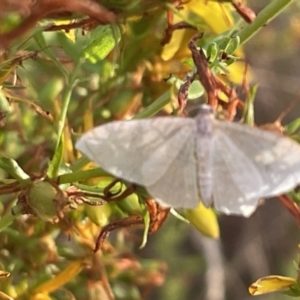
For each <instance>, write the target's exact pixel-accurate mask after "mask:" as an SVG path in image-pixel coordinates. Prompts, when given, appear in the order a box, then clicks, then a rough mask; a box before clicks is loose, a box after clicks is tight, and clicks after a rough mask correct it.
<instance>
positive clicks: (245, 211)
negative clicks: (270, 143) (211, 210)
mask: <svg viewBox="0 0 300 300" xmlns="http://www.w3.org/2000/svg"><path fill="white" fill-rule="evenodd" d="M214 139H215V142H214V155H213V160H214V161H213V181H214V189H213V199H214V206H215V208H216V209H217V210H218V211H220V212H223V213H225V214H237V215H243V216H245V217H248V216H250V215H251V214H252V213H253V212H254V210H255V208H256V206H257V202H258V200H259V196H258V195H257V193H256V191H257V190H258V189H259V188H260V187H261V185H262V178H261V176H260V172H259V170H257V168H256V166H255V165H254V164H253V163H252V161H251V158H249V157H247V155H246V154H245V153H244V152H243V151H241V149H240V148H239V147H237V146H236V145H235V144H234V143H232V141H231V139H230V138H228V136H227V135H226V134H225V133H223V132H220V131H216V134H215V136H214Z"/></svg>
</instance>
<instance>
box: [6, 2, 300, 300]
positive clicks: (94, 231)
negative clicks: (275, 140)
mask: <svg viewBox="0 0 300 300" xmlns="http://www.w3.org/2000/svg"><path fill="white" fill-rule="evenodd" d="M7 2H11V3H14V4H16V5H17V7H18V8H19V9H20V6H19V4H18V2H16V1H9V0H7ZM141 2H142V3H143V4H145V7H146V8H148V6H151V5H152V3H156V2H157V1H154V0H153V1H147V0H144V1H141ZM171 2H172V1H171ZM205 2H206V1H205ZM269 2H270V0H261V1H255V0H252V1H250V0H249V1H248V6H249V7H251V8H252V9H253V10H254V11H255V12H256V13H259V12H260V10H261V9H263V8H264V7H265V6H266V5H267V4H268V3H269ZM1 3H2V4H3V3H4V1H3V2H1V1H0V7H1ZM101 3H103V4H105V5H107V7H113V8H114V5H115V6H118V5H119V6H120V7H117V9H115V11H117V12H120V14H119V16H120V18H124V19H126V18H128V19H130V22H131V23H132V24H131V23H130V22H129V23H130V24H129V25H128V24H126V26H127V27H128V28H129V27H130V26H131V27H130V30H129V31H130V38H128V39H127V40H126V42H124V41H122V42H121V43H120V45H118V47H119V48H118V47H116V48H118V49H117V50H116V52H114V51H112V50H113V48H114V44H113V42H111V41H110V42H111V43H112V46H110V48H109V47H108V48H109V49H108V50H105V51H106V52H107V53H105V54H103V56H101V55H100V56H101V57H96V54H98V53H95V52H96V51H94V52H93V51H92V52H93V53H92V54H91V53H90V52H89V50H88V48H89V46H90V45H87V43H86V40H85V39H88V38H90V40H92V43H93V41H94V40H97V39H98V38H99V37H102V35H103V36H104V33H103V32H104V31H105V30H107V28H105V30H104V31H101V30H99V31H98V32H97V30H95V31H94V32H95V35H94V36H93V35H92V34H91V35H89V31H88V30H89V28H88V29H87V30H86V29H84V28H83V29H82V30H81V28H79V29H78V32H80V34H78V35H77V36H76V38H75V37H74V36H72V32H69V31H67V33H62V32H59V33H57V32H54V33H53V32H50V33H47V34H46V39H45V44H44V43H43V40H42V39H40V38H36V39H31V40H30V39H29V43H27V42H28V41H27V40H26V41H25V42H24V44H23V43H21V42H20V44H18V43H17V46H15V48H13V47H12V48H11V49H10V51H7V53H5V54H4V55H3V57H1V59H3V60H4V63H3V60H2V61H1V64H0V67H1V69H0V71H1V72H0V81H1V85H3V86H4V88H3V89H4V90H5V91H6V92H7V93H8V94H5V95H6V97H8V98H11V99H15V100H14V101H12V102H11V103H10V108H9V113H8V114H7V119H6V115H5V118H4V119H5V121H6V124H5V122H4V121H3V119H1V118H0V156H2V155H3V156H9V157H11V158H13V159H15V160H16V161H17V162H18V164H19V165H20V166H21V167H22V168H23V170H25V171H26V172H28V173H29V174H34V175H41V174H45V172H46V170H47V167H48V163H49V161H50V159H52V157H53V153H55V152H54V145H55V142H56V138H57V134H56V127H55V126H54V125H53V123H51V122H52V121H51V122H49V119H50V117H49V114H48V113H49V112H50V114H51V115H52V116H53V117H54V119H55V120H57V119H58V116H59V115H60V113H61V110H62V109H61V107H62V106H61V105H62V104H61V103H62V102H63V101H61V100H62V99H64V97H65V94H64V93H63V89H64V88H66V87H68V86H67V84H66V82H65V78H64V77H63V76H62V74H61V73H60V71H61V70H60V69H58V68H57V64H53V61H54V58H53V57H51V56H49V55H48V54H47V49H50V50H51V51H53V53H54V54H55V57H57V58H58V60H59V62H60V63H61V64H62V65H63V66H64V67H65V70H66V71H67V72H69V71H70V70H72V68H73V67H74V64H75V62H76V63H77V62H78V61H79V56H80V55H81V54H82V53H81V52H80V51H81V50H82V49H85V50H86V53H85V54H86V55H85V56H84V58H85V59H86V61H87V62H86V64H85V65H84V64H83V67H82V68H81V69H80V68H79V69H80V71H79V72H78V73H79V75H78V74H77V75H78V78H79V79H78V81H76V85H75V87H74V89H73V90H72V101H70V104H69V106H68V113H67V121H66V124H67V125H68V126H66V127H67V128H66V130H65V132H64V134H65V144H64V145H65V151H64V153H63V155H62V161H63V163H62V166H60V167H61V169H64V168H65V169H66V170H67V168H68V166H69V165H70V164H72V163H74V162H76V161H77V159H78V157H79V155H78V153H76V151H75V150H74V148H73V144H74V141H75V139H76V138H77V136H78V135H77V133H81V132H83V131H84V130H88V129H90V128H91V127H93V126H96V125H98V124H101V123H104V122H107V121H111V120H113V119H122V118H131V117H132V116H133V115H134V114H135V113H136V112H137V111H138V109H137V107H140V106H141V105H140V103H142V104H143V106H145V107H146V106H148V105H149V103H151V101H152V100H153V99H157V98H158V99H159V98H160V96H161V95H164V93H165V91H167V90H169V89H171V88H170V86H168V85H167V84H166V83H165V82H164V80H163V78H165V77H164V76H165V75H166V74H169V73H170V72H172V73H176V72H178V73H180V72H181V73H183V74H185V72H186V70H185V69H180V67H181V65H180V67H178V66H177V61H176V59H174V61H175V63H174V64H173V63H170V65H168V61H167V62H166V63H165V64H164V62H162V61H161V60H160V58H159V57H158V55H157V53H158V52H159V51H160V50H161V49H160V47H161V44H160V41H161V38H162V30H161V28H163V26H165V17H162V16H163V14H164V13H165V11H164V10H161V11H159V12H160V14H158V16H156V15H155V14H153V15H151V14H152V13H153V11H151V10H149V11H150V12H149V13H144V14H143V15H142V16H143V20H142V21H141V22H139V20H138V21H137V22H136V19H138V18H136V15H138V13H140V11H139V10H135V8H134V7H135V6H134V5H131V1H129V4H130V5H127V4H126V5H125V4H124V3H127V2H126V1H125V0H124V1H119V2H118V1H117V2H116V1H112V0H107V1H101ZM135 3H140V2H139V1H137V2H134V3H133V4H135ZM157 3H159V5H160V3H161V1H158V2H157ZM3 7H5V5H4V6H3ZM124 7H125V8H126V9H127V8H128V11H130V12H127V11H126V9H125V8H124ZM21 8H22V10H21V11H22V14H24V15H26V14H28V13H29V12H28V11H27V10H26V9H25V11H23V10H24V7H23V6H22V7H21ZM154 11H155V10H154ZM220 11H221V10H220ZM232 11H233V9H232ZM155 12H156V11H155ZM127 13H128V15H127ZM0 15H1V11H0ZM220 15H221V16H222V11H221V13H220ZM214 17H215V16H214ZM235 17H237V18H238V16H237V15H235ZM216 18H217V17H216ZM132 20H133V21H132ZM153 20H154V21H153ZM216 20H217V19H216ZM68 21H69V20H68ZM206 21H207V20H206ZM151 22H152V23H154V26H153V27H152V25H153V24H152V23H151ZM214 22H215V19H213V20H212V23H214ZM203 23H205V22H203ZM215 23H217V22H215ZM42 24H44V23H42ZM57 24H59V25H60V24H62V23H56V25H57ZM0 25H1V22H0ZM89 25H91V24H89ZM122 25H124V24H122ZM204 25H205V24H204ZM204 25H203V24H202V23H201V24H200V27H201V26H203V28H205V27H204ZM92 28H93V27H92ZM124 28H125V25H124ZM124 28H122V29H123V30H124V31H125V29H124ZM128 28H127V29H128ZM201 28H202V27H201ZM109 30H110V29H109ZM34 32H37V35H38V33H39V32H38V30H37V31H34ZM113 34H114V35H115V36H114V38H115V37H116V38H117V39H118V38H119V36H118V34H120V33H119V32H118V31H116V32H114V33H113ZM113 34H111V33H110V37H111V36H112V35H113ZM193 34H194V33H193ZM207 36H208V38H210V37H211V36H210V35H209V33H208V34H207ZM105 37H107V36H106V35H105ZM190 37H191V35H190V36H189V38H188V39H187V40H184V39H183V42H185V44H186V43H187V41H188V40H189V39H190ZM74 40H76V43H75V42H74ZM0 42H1V41H0ZM18 42H19V41H18ZM92 43H91V44H92ZM108 44H109V42H108ZM94 47H95V45H94ZM157 49H159V51H158V50H157ZM19 50H26V51H27V50H28V51H37V50H38V51H37V52H34V55H33V53H32V52H30V55H32V56H30V58H28V59H27V58H26V59H25V58H24V55H25V54H24V53H22V54H20V52H19ZM40 50H42V51H40ZM299 50H300V3H299V1H294V2H293V3H292V4H291V5H290V6H289V7H288V8H287V9H286V10H285V11H284V12H282V13H281V14H280V15H279V16H277V17H276V18H275V19H274V20H273V21H272V22H271V23H269V24H267V25H266V26H265V27H264V28H263V29H262V30H261V31H260V32H259V33H258V34H257V35H255V37H254V38H252V39H250V40H249V41H248V42H247V43H246V45H245V46H244V52H245V58H246V60H247V62H248V63H249V66H250V68H251V70H252V73H253V78H252V81H251V82H250V84H254V83H257V84H258V85H259V88H258V92H257V96H256V98H255V103H254V108H255V121H256V124H258V125H261V124H265V123H273V122H275V121H276V119H277V118H278V116H279V115H280V114H281V113H282V112H283V111H284V110H285V109H287V108H288V107H289V105H290V104H291V103H292V102H294V103H295V105H294V106H293V108H292V109H291V110H290V111H288V112H287V114H286V116H285V118H284V119H283V121H282V124H283V125H285V124H288V123H289V122H291V121H292V120H294V119H296V118H299V117H300V55H299V53H300V51H299ZM13 51H15V53H16V54H18V55H21V57H22V59H21V61H13V60H11V59H10V56H9V55H11V53H13ZM43 51H44V52H43ZM118 51H120V53H122V55H121V56H120V57H121V58H120V60H122V63H120V64H119V65H118V64H117V62H116V61H117V59H116V57H118V55H119V54H120V53H119V52H118ZM154 52H155V58H154V59H152V57H151V55H152V54H153V53H154ZM26 53H27V52H26ZM101 53H102V52H101ZM150 54H151V55H150ZM22 55H23V56H22ZM26 55H28V53H27V54H26ZM93 55H94V56H93ZM188 55H190V52H188ZM7 57H8V58H9V59H8V60H7V61H6V59H7ZM106 57H108V59H106ZM144 57H145V58H146V59H148V60H147V62H146V63H145V65H142V64H141V65H139V63H140V61H141V60H142V59H141V58H144ZM81 58H82V57H81ZM93 59H94V61H93ZM97 60H99V61H97ZM171 60H172V59H170V61H171ZM95 61H96V63H95ZM7 62H9V63H10V62H13V64H12V65H9V67H8V71H7V70H6V69H5V68H4V66H6V63H7ZM114 63H115V64H116V66H117V67H116V70H117V71H116V74H117V76H118V77H117V76H115V77H114V76H111V74H113V71H112V70H113V68H114V67H115V66H114V65H113V64H114ZM135 64H136V65H135ZM120 65H121V66H122V67H123V69H122V68H121V67H120ZM136 66H139V68H136V69H135V67H136ZM80 67H81V66H80ZM164 68H166V69H167V70H166V71H165V69H164ZM172 68H173V69H172ZM15 69H17V71H16V73H15ZM178 69H179V71H178ZM164 71H165V72H164ZM7 72H8V73H9V72H11V74H9V75H7ZM164 73H165V74H164ZM72 76H73V75H72ZM74 76H75V75H74ZM170 94H171V92H170ZM168 95H169V94H168ZM167 100H168V101H169V98H168V97H167ZM2 103H3V102H0V104H2ZM34 103H35V104H38V106H34V105H33V104H34ZM162 106H163V105H162ZM158 110H159V109H158ZM1 112H2V107H1V106H0V113H1ZM171 112H172V107H168V108H166V109H165V111H164V112H163V114H168V113H171ZM0 117H2V115H0ZM147 117H148V116H147ZM49 124H50V125H49ZM75 132H76V133H75ZM65 169H64V171H65ZM4 178H5V179H10V180H11V179H12V178H11V177H9V176H8V175H7V172H5V170H2V169H0V179H1V184H2V183H3V182H4ZM2 180H3V182H2ZM70 182H72V181H70ZM70 182H67V183H70ZM41 198H42V196H41ZM16 199H17V196H16V194H13V195H5V196H2V199H1V203H2V204H3V207H1V212H2V215H5V214H7V213H8V212H10V208H11V206H12V203H15V202H16ZM41 201H42V200H41ZM93 209H94V207H93ZM94 211H96V209H94ZM42 213H45V211H43V212H42ZM38 217H40V215H38ZM42 217H45V216H44V215H42ZM47 217H48V216H47ZM105 217H107V219H108V220H106V221H110V220H109V217H108V216H107V215H104V218H105ZM27 218H28V219H27ZM68 218H69V219H70V220H71V222H72V224H74V226H75V225H77V223H78V224H80V226H82V232H81V233H82V234H83V236H84V237H85V238H86V239H87V240H89V244H88V246H89V247H87V245H86V244H85V243H83V242H82V241H80V239H79V238H78V236H79V235H76V234H74V232H73V233H71V234H70V231H68V230H69V229H68V230H67V229H66V228H65V227H66V226H65V224H64V225H57V224H55V225H54V224H52V223H51V222H45V220H44V219H43V218H41V219H42V220H40V219H39V218H32V217H30V216H29V217H28V216H25V215H23V216H22V217H20V218H18V219H17V220H15V221H14V222H13V223H12V225H11V224H9V225H8V224H5V226H6V227H5V226H4V225H3V224H2V223H1V224H0V225H1V226H3V227H1V226H0V228H1V229H2V230H3V231H1V234H0V240H1V245H2V250H0V258H1V261H0V269H3V270H7V271H9V272H11V274H12V275H11V278H12V279H5V280H2V281H1V280H0V287H1V291H5V292H6V293H9V292H10V293H11V294H13V293H12V292H11V291H12V290H13V287H14V288H15V290H14V291H15V294H16V295H18V293H19V294H21V292H20V290H22V291H23V292H22V293H27V292H28V290H30V288H33V287H34V286H36V285H38V284H39V283H40V282H43V280H44V281H45V280H46V279H45V278H47V279H48V280H49V281H51V279H49V278H53V277H54V275H53V274H57V273H58V272H59V271H62V270H64V269H63V267H61V265H60V264H61V263H62V262H63V263H70V262H73V260H75V259H78V258H80V259H81V258H82V257H83V256H85V255H86V256H88V255H89V256H92V255H91V250H92V248H93V245H94V241H95V238H96V236H97V235H98V233H99V228H98V226H96V225H95V224H92V225H91V224H90V223H92V222H90V221H89V218H90V219H92V216H91V215H90V214H89V213H87V212H86V211H85V210H84V209H83V208H82V207H81V208H79V209H77V210H76V211H75V212H73V211H72V212H69V215H68ZM2 219H4V218H2ZM37 219H38V221H37ZM218 220H219V226H220V239H219V240H215V239H211V238H208V237H205V236H204V235H202V234H201V233H200V232H199V231H197V230H196V229H195V228H193V227H192V226H191V225H187V224H186V223H184V222H181V221H179V220H178V219H176V218H174V217H173V216H171V215H170V216H169V217H168V219H167V221H166V222H165V224H163V226H162V228H161V229H160V230H158V231H157V232H156V233H154V234H152V235H150V236H149V238H148V243H147V245H146V247H145V248H143V249H139V246H140V243H141V239H142V230H141V229H137V230H134V229H130V230H127V229H120V230H116V232H113V233H112V234H111V235H110V237H109V239H108V242H107V243H105V247H104V249H103V253H104V254H103V253H98V254H96V255H95V256H92V257H93V258H92V259H91V261H92V263H90V264H89V265H88V267H87V268H85V271H84V272H82V273H80V274H81V275H80V276H79V275H78V276H77V277H76V275H77V274H75V273H74V274H73V275H72V276H71V275H69V277H68V280H70V281H71V283H70V284H69V285H67V287H66V289H68V288H69V291H72V293H73V294H74V295H77V298H76V297H75V296H74V298H76V299H101V300H102V299H103V300H106V299H108V300H112V299H118V300H142V299H157V300H169V299H172V300H190V299H192V300H249V299H252V298H253V296H250V294H249V293H248V287H249V286H250V285H251V284H252V283H253V282H255V281H256V280H257V279H258V278H260V277H263V276H267V275H282V276H289V277H293V278H295V277H296V276H297V274H298V273H297V272H298V262H299V258H298V255H299V248H298V243H299V228H298V227H297V224H296V222H295V220H294V218H293V217H292V216H291V214H290V213H289V212H288V211H287V210H286V208H285V207H284V206H283V205H282V204H281V203H280V202H279V201H278V200H277V199H267V200H265V201H263V203H262V204H261V205H260V206H259V207H258V209H257V210H256V212H255V213H254V214H253V215H252V216H251V217H250V218H242V217H235V216H225V215H218ZM47 221H49V220H48V219H47ZM50 221H52V220H50ZM93 221H94V220H93ZM204 221H205V220H204ZM50 223H51V224H50ZM98 225H99V224H98ZM4 227H5V229H3V228H4ZM76 229H77V230H78V228H77V227H76ZM66 232H67V233H66ZM70 236H71V237H72V238H71V239H70ZM29 238H30V240H29V241H30V242H28V239H29ZM70 240H71V242H70ZM78 240H79V241H78ZM32 241H35V242H36V244H37V245H38V246H39V247H40V248H39V247H36V244H34V243H32ZM46 241H47V242H46ZM30 247H31V248H30ZM86 248H88V249H86ZM37 249H39V250H40V249H41V250H40V251H37ZM37 254H43V257H40V256H38V255H37ZM44 254H45V255H44ZM46 254H47V255H46ZM41 256H42V255H41ZM93 259H95V261H96V262H97V263H95V261H94V260H93ZM118 259H120V260H118ZM122 259H124V260H122ZM126 259H127V261H126ZM115 260H116V262H117V263H120V264H119V265H118V264H117V263H115ZM128 262H130V263H132V265H130V264H129V266H130V267H128V269H126V266H125V265H126V263H128ZM122 263H124V265H123V264H122ZM103 266H104V267H105V268H104V267H103ZM102 267H103V268H102ZM135 268H136V269H135ZM143 268H145V269H143ZM53 270H54V271H53ZM136 270H138V271H139V272H140V273H138V271H137V272H136V273H135V271H136ZM153 270H154V271H153ZM143 271H145V273H143ZM152 271H153V272H152ZM95 274H96V275H95ZM50 275H51V276H50ZM104 275H105V276H106V277H105V276H104ZM103 278H105V279H107V282H106V281H105V280H104V279H103ZM68 280H66V282H68ZM72 280H73V281H72ZM103 282H104V283H105V284H107V286H106V290H109V288H108V286H109V285H110V286H111V290H112V291H113V292H114V295H115V297H113V296H110V297H109V296H102V298H101V297H100V296H99V294H97V293H96V292H95V291H94V290H96V287H97V288H98V287H99V286H100V285H101V286H102V285H103V286H104V284H103ZM51 283H52V284H53V282H51ZM108 283H109V284H108ZM53 285H54V284H53ZM54 286H55V285H54ZM59 287H60V286H59ZM141 287H142V288H141ZM60 288H61V287H60ZM131 288H132V291H133V293H132V294H131ZM61 289H62V290H63V289H65V287H64V288H61ZM140 290H143V293H139V291H140ZM98 292H99V291H98ZM93 293H94V294H93ZM99 293H100V292H99ZM73 294H72V295H73ZM100 294H101V293H100ZM22 295H23V294H22ZM58 295H60V294H58ZM78 295H79V296H78ZM87 295H88V296H87ZM101 295H103V294H101ZM133 295H135V296H133ZM74 298H63V297H61V296H57V295H56V294H55V295H54V296H53V297H52V298H51V299H74ZM256 298H257V299H259V300H260V299H261V300H271V299H274V300H287V299H289V297H288V296H285V295H282V294H270V295H262V296H256ZM17 299H34V300H36V299H37V298H26V296H23V298H22V296H20V297H18V298H17ZM39 299H42V298H39ZM45 299H49V298H45Z"/></svg>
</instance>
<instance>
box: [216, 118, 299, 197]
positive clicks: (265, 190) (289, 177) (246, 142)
mask: <svg viewBox="0 0 300 300" xmlns="http://www.w3.org/2000/svg"><path fill="white" fill-rule="evenodd" d="M219 123H220V126H219V129H220V131H222V132H223V135H226V136H227V137H228V139H230V144H231V145H232V144H234V145H235V146H236V147H237V148H239V149H240V151H241V152H242V153H243V154H244V156H245V157H247V158H248V159H250V160H251V162H252V164H253V166H254V167H255V169H256V170H257V172H259V174H260V180H261V185H260V187H259V188H258V189H257V190H256V192H255V193H256V194H257V196H258V197H271V196H276V195H280V194H282V193H285V192H288V191H290V190H291V189H293V188H294V187H295V186H297V185H298V184H299V183H300V145H299V144H298V143H297V142H295V141H294V140H292V139H290V138H288V137H285V136H283V135H279V134H278V135H277V134H274V133H272V132H268V131H265V130H261V129H258V128H251V127H248V126H246V125H242V124H237V123H228V122H219ZM232 163H234V161H233V162H232ZM237 176H238V174H237Z"/></svg>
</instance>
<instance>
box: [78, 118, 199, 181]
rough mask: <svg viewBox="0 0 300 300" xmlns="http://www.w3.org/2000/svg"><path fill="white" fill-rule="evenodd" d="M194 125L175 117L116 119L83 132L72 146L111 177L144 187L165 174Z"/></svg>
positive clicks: (188, 138) (184, 119) (185, 142)
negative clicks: (74, 145) (111, 175)
mask: <svg viewBox="0 0 300 300" xmlns="http://www.w3.org/2000/svg"><path fill="white" fill-rule="evenodd" d="M195 126H196V125H195V121H194V120H193V119H190V118H179V117H158V118H153V119H145V120H131V121H116V122H111V123H107V124H105V125H102V126H99V127H96V128H94V129H92V130H90V131H88V132H87V133H85V134H83V135H82V137H81V138H80V139H79V140H78V142H77V143H76V148H77V149H78V150H80V151H81V152H82V153H84V154H85V155H86V156H87V157H88V158H89V159H90V160H92V161H94V162H95V163H96V164H98V165H99V166H101V167H102V168H103V169H105V170H106V171H108V172H109V173H111V174H113V175H114V176H116V177H119V178H123V179H125V180H128V181H130V182H133V183H137V184H140V185H144V186H145V187H147V186H149V185H151V184H153V183H155V182H157V180H158V179H159V178H161V177H162V176H163V175H165V173H166V172H167V171H168V169H169V168H170V166H171V165H172V164H173V163H174V160H176V159H177V157H178V155H179V153H181V151H182V149H183V148H184V147H186V144H187V143H188V142H189V141H190V140H191V139H192V138H193V136H194V134H195Z"/></svg>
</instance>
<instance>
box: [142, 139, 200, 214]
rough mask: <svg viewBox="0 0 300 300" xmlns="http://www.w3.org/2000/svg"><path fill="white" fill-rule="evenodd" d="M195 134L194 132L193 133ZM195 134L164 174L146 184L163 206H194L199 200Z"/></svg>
mask: <svg viewBox="0 0 300 300" xmlns="http://www.w3.org/2000/svg"><path fill="white" fill-rule="evenodd" d="M195 134H196V133H195ZM194 151H195V136H194V135H191V136H190V138H189V139H188V140H187V141H186V143H185V146H184V147H182V148H181V150H180V152H179V153H178V155H177V157H176V158H175V159H174V160H173V161H172V163H171V164H170V165H169V167H168V169H167V170H166V171H165V173H164V175H163V176H162V177H160V178H159V180H157V181H156V182H154V183H153V184H151V185H148V186H147V190H148V191H149V193H150V194H151V195H152V196H153V197H155V198H156V199H157V200H158V202H160V203H161V204H162V205H163V206H171V207H175V208H180V207H184V208H195V207H196V206H197V204H198V202H199V193H198V183H197V178H198V176H197V162H196V159H195V153H194Z"/></svg>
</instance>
